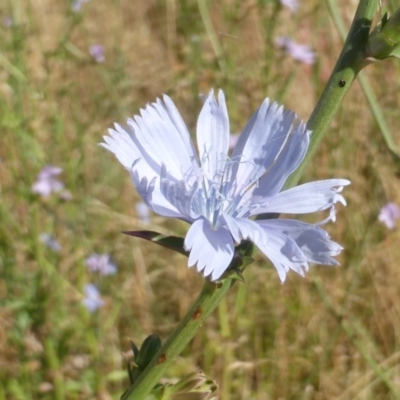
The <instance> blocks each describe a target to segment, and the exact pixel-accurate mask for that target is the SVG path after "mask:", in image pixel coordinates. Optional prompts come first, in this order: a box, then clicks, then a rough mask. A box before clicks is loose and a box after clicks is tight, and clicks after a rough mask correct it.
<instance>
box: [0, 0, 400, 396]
mask: <svg viewBox="0 0 400 400" xmlns="http://www.w3.org/2000/svg"><path fill="white" fill-rule="evenodd" d="M201 2H202V0H198V1H195V0H185V1H181V2H179V1H176V0H159V1H156V0H150V1H146V2H145V1H143V2H142V1H136V2H129V1H122V0H119V1H111V0H96V1H91V2H88V3H85V4H84V6H83V8H82V11H81V12H79V13H73V12H71V11H70V4H68V2H67V1H66V2H54V1H50V0H38V1H36V0H35V1H29V0H26V1H22V0H6V1H5V2H3V3H2V4H1V5H0V16H1V17H7V16H11V17H12V21H13V25H12V26H11V27H9V28H7V27H4V26H3V27H1V28H0V35H1V38H2V39H1V40H0V63H1V64H0V132H1V136H0V157H1V163H0V184H1V187H0V190H1V198H0V217H1V219H0V221H1V223H0V272H1V280H0V299H1V300H0V301H1V306H2V307H1V308H0V320H1V321H2V323H1V324H0V371H1V372H0V400H2V399H16V400H19V399H57V400H60V399H93V398H97V399H117V398H119V396H120V394H121V393H122V391H123V390H124V388H125V387H126V385H127V380H126V375H125V374H124V373H123V371H122V370H123V369H124V368H125V366H124V358H123V356H122V352H126V351H128V349H129V340H130V339H131V340H133V341H135V342H136V343H137V344H140V343H141V342H142V341H143V339H144V338H145V337H146V335H148V334H150V333H153V332H156V333H158V334H160V336H161V337H162V338H163V339H165V338H166V337H167V336H168V334H169V333H170V332H171V330H172V329H173V328H174V326H175V325H176V323H177V321H178V320H179V319H180V318H181V317H182V315H183V314H184V313H185V311H186V310H187V308H188V306H189V304H190V303H191V302H192V301H193V299H194V298H195V296H196V295H197V293H198V291H199V290H200V288H201V285H202V279H203V278H202V277H201V276H198V275H197V274H196V272H195V271H193V270H189V269H187V268H186V260H185V259H184V258H183V257H182V256H180V255H176V254H172V253H171V252H168V251H166V250H162V249H161V248H157V246H155V245H152V244H149V243H144V242H142V241H139V240H135V239H132V238H128V237H125V236H123V235H121V234H120V231H122V230H133V229H141V228H150V229H153V230H159V231H161V232H164V233H168V232H172V233H174V234H181V235H183V234H184V232H185V229H186V227H185V226H184V225H183V224H181V223H178V222H174V221H166V220H164V219H162V218H160V217H158V216H152V220H151V225H150V226H147V227H145V226H144V225H143V224H142V222H141V221H140V219H139V218H138V216H137V215H136V213H135V203H136V202H137V201H138V196H137V194H136V193H135V190H134V188H133V187H132V185H131V183H130V179H129V176H128V174H126V173H125V171H123V169H122V168H121V167H120V166H119V165H118V163H117V162H116V161H115V160H114V159H113V157H112V156H110V154H108V153H106V152H105V151H104V150H102V149H101V148H99V147H98V146H97V143H98V142H99V141H100V140H101V136H102V135H103V134H104V133H105V132H106V129H107V128H108V127H110V126H111V125H112V123H113V122H115V121H118V122H121V123H123V122H124V120H125V119H126V118H127V117H128V116H131V115H132V114H134V113H137V112H138V110H139V108H140V107H143V106H144V105H145V104H146V103H147V102H149V101H152V100H154V99H155V97H157V96H160V95H161V94H162V93H168V94H169V95H171V96H172V98H173V99H174V100H175V102H176V104H177V105H178V108H179V109H180V110H181V111H182V114H183V116H184V119H185V121H186V122H187V124H188V125H189V126H190V127H194V126H195V124H196V118H197V115H198V112H199V110H200V106H201V100H200V99H199V97H198V94H199V93H206V92H208V90H209V89H210V88H211V87H214V88H219V87H221V88H223V89H224V91H225V93H226V95H227V102H228V107H229V111H230V117H231V128H232V131H233V132H237V131H240V130H241V128H242V127H243V125H244V124H245V122H246V120H247V119H248V118H249V116H250V115H251V113H252V112H253V111H254V110H255V109H256V108H257V107H258V105H259V104H260V102H261V101H262V99H263V98H264V97H265V96H269V97H270V98H272V99H276V100H279V101H280V102H281V103H283V104H285V105H286V106H287V107H288V108H291V109H293V110H295V111H296V112H297V113H298V114H299V115H300V116H301V117H302V118H304V119H307V117H308V116H309V114H310V113H311V111H312V109H313V107H314V105H315V103H316V101H317V99H318V95H319V94H320V93H321V91H322V89H323V87H324V84H325V82H326V80H327V79H328V77H329V73H330V71H331V69H332V67H333V65H334V63H335V59H336V56H337V55H338V54H339V51H340V48H341V42H340V39H339V36H338V34H337V33H336V30H335V27H334V26H333V24H332V22H331V20H330V18H329V15H328V12H327V10H326V9H325V6H324V5H323V2H319V1H317V0H315V1H310V2H303V3H306V4H304V5H301V7H300V10H299V12H298V13H297V14H294V15H292V14H291V13H290V12H289V10H288V9H285V8H280V7H279V4H278V2H277V1H272V0H271V1H266V0H260V1H255V0H245V1H236V0H224V1H220V2H208V3H207V7H208V12H209V17H210V19H211V23H212V24H211V27H212V30H211V31H207V29H206V25H205V19H204V18H202V17H201V14H200V11H199V4H200V3H201ZM341 3H343V4H342V8H341V12H342V15H343V17H344V18H345V20H346V21H347V22H349V21H351V17H352V13H353V12H354V10H355V6H356V3H357V2H355V1H353V2H349V1H341ZM281 34H285V35H290V36H293V37H294V38H295V39H296V40H297V41H299V42H302V43H310V44H312V46H313V48H314V49H315V51H316V53H317V55H318V61H317V63H316V64H315V65H313V66H306V65H302V64H298V63H296V62H294V61H293V60H291V59H290V58H289V57H288V56H286V55H283V54H282V53H281V52H280V51H279V50H277V48H276V47H275V46H274V44H273V40H274V38H275V37H276V36H278V35H281ZM95 43H101V44H102V45H103V46H104V47H105V54H106V61H105V62H104V63H102V64H97V63H96V62H94V61H93V60H92V59H91V57H90V56H89V53H88V49H89V47H90V46H91V45H92V44H95ZM366 72H367V75H368V76H369V78H370V81H371V82H372V83H373V86H374V90H375V92H376V94H377V97H378V99H379V103H380V105H381V106H382V108H383V110H384V112H385V115H386V117H387V121H388V124H389V126H390V128H391V129H392V131H393V132H394V133H395V141H396V143H397V145H398V147H400V139H399V136H398V135H397V125H398V123H399V114H398V104H399V103H400V101H399V100H400V99H399V96H400V91H399V90H398V88H399V81H400V73H399V67H398V64H397V63H396V62H395V61H386V62H384V63H379V64H377V65H373V66H371V67H369V68H368V70H367V71H366ZM46 164H52V165H58V166H60V167H62V168H63V169H64V173H63V175H62V179H63V181H64V182H65V185H66V188H67V189H68V190H70V191H71V193H72V194H73V199H72V200H70V201H61V200H59V199H58V198H57V196H56V197H53V198H50V199H49V200H42V199H40V198H39V197H37V196H35V195H33V194H32V192H31V185H32V184H33V183H34V181H35V179H36V175H37V173H38V171H39V170H40V169H41V168H42V167H43V166H44V165H46ZM398 174H399V165H398V164H396V162H395V161H394V160H393V159H392V158H391V156H390V153H389V152H388V150H387V148H386V147H385V145H384V142H383V139H382V137H381V134H380V132H379V130H378V129H377V127H376V124H375V122H374V120H373V118H372V116H371V112H370V110H369V108H368V105H367V103H366V101H365V98H364V95H363V93H362V91H361V89H360V88H359V85H358V84H357V83H356V84H355V85H354V87H353V88H352V90H351V92H350V94H349V95H348V97H347V98H346V99H345V102H344V104H343V106H342V109H341V111H340V113H339V114H338V115H337V117H336V119H335V121H334V123H333V124H332V126H331V128H330V131H329V133H328V135H327V137H326V139H325V141H324V142H323V144H322V146H321V148H320V150H319V152H318V154H317V156H316V157H315V159H314V160H313V162H312V164H311V165H310V166H309V167H308V169H307V171H306V175H305V176H304V177H303V180H304V181H309V180H312V179H315V178H318V179H324V178H329V177H343V178H348V179H350V180H351V181H352V186H350V187H349V188H348V189H346V192H345V195H346V198H347V200H348V206H347V208H340V210H339V213H338V221H337V223H336V224H334V225H333V224H332V225H330V226H329V227H328V229H329V231H330V233H331V235H332V237H333V238H335V240H337V241H339V242H340V243H342V244H343V245H344V246H345V247H346V250H345V251H344V253H343V254H342V255H341V257H340V261H341V264H342V266H341V267H339V268H334V269H331V268H325V267H313V268H312V270H311V272H310V273H309V274H308V275H307V277H306V278H305V279H303V278H301V277H299V276H297V275H295V274H291V275H290V276H289V279H288V281H287V283H285V284H284V285H280V283H279V279H278V277H277V274H276V272H275V271H274V270H273V268H271V266H270V265H269V264H268V263H267V262H266V260H265V259H262V258H261V257H260V256H259V255H258V254H257V255H256V260H257V261H256V263H254V264H252V265H251V266H250V267H249V268H248V269H247V271H246V272H245V279H246V283H245V284H238V285H236V286H235V287H234V289H233V290H232V292H231V293H229V295H228V296H227V298H226V300H225V301H224V302H223V303H222V304H221V306H220V308H219V311H218V312H216V313H215V314H214V315H213V316H212V317H211V318H210V319H209V320H208V322H207V323H206V324H205V325H204V327H203V329H202V331H201V332H200V333H199V334H198V335H197V337H196V338H195V339H194V340H193V342H192V343H191V345H190V347H189V348H188V349H187V351H186V352H185V354H183V356H182V357H181V359H179V360H177V362H176V365H175V366H174V367H173V368H171V370H170V371H169V377H171V378H172V377H180V376H182V375H184V374H186V373H187V371H188V370H195V369H196V368H201V369H203V370H204V371H205V372H206V374H207V375H208V376H209V377H212V378H213V379H215V380H216V381H217V382H218V384H219V387H220V392H219V395H220V398H221V399H222V400H229V399H232V400H238V399H255V400H269V399H313V400H323V399H324V400H325V399H341V400H346V399H357V400H362V399H365V400H367V399H398V398H400V369H399V363H400V347H399V345H398V341H397V338H398V337H399V335H400V306H399V304H400V301H399V300H400V274H399V271H398V260H399V259H400V246H399V245H398V243H399V239H400V231H399V230H398V229H396V230H394V231H388V230H387V229H386V228H385V227H383V226H382V225H381V224H380V223H379V222H378V221H377V215H378V213H379V209H380V207H382V206H383V205H384V204H385V203H386V202H388V201H394V202H397V204H400V189H399V188H400V186H399V182H398V180H399V178H398ZM42 232H50V233H52V234H53V235H54V236H55V237H56V238H57V240H58V241H59V242H60V244H61V245H62V250H61V251H60V252H59V253H55V252H52V251H51V250H49V249H46V248H45V247H44V246H43V244H42V243H40V241H39V239H38V237H39V235H40V233H42ZM93 251H97V252H99V253H108V252H109V253H111V254H112V255H113V257H114V259H115V260H116V263H117V264H118V267H119V272H118V274H117V275H114V276H110V277H104V278H101V279H100V278H98V277H94V276H93V275H91V274H90V273H89V272H88V271H87V269H86V267H85V265H84V260H85V258H86V257H87V256H88V255H89V254H90V253H92V252H93ZM92 281H95V282H96V283H97V284H98V286H99V288H100V290H101V293H102V296H103V299H104V300H105V305H104V306H103V307H102V308H101V309H100V310H99V311H98V312H96V313H94V314H89V313H88V312H87V311H86V310H85V309H84V308H83V307H82V305H81V300H82V298H83V294H82V293H83V286H84V285H85V284H86V283H88V282H92Z"/></svg>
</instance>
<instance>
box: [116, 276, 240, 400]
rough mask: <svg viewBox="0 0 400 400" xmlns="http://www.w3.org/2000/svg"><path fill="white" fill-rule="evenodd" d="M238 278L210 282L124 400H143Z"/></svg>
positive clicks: (123, 397)
mask: <svg viewBox="0 0 400 400" xmlns="http://www.w3.org/2000/svg"><path fill="white" fill-rule="evenodd" d="M235 281H236V279H234V278H226V279H224V280H223V281H222V283H219V284H215V283H212V282H210V281H208V280H206V281H205V282H204V286H203V289H202V291H201V293H200V295H199V297H198V298H197V299H196V301H195V302H194V303H193V305H192V306H191V308H190V309H189V311H188V312H187V313H186V315H185V317H184V318H183V320H182V321H181V322H180V323H179V325H178V326H177V327H176V328H175V330H174V332H173V333H172V335H171V336H170V337H169V338H168V340H167V341H166V342H165V343H164V344H163V346H162V347H161V349H160V350H159V352H158V353H157V354H156V356H155V357H154V358H153V360H152V361H151V362H150V364H149V365H148V366H147V368H146V369H145V370H144V371H143V373H142V374H141V375H140V376H139V378H138V379H137V380H136V382H135V383H134V384H133V385H132V386H131V387H130V388H129V389H128V390H127V391H126V392H125V393H124V395H123V396H122V397H121V400H127V399H129V398H132V399H137V400H143V399H144V398H145V397H146V395H147V394H148V393H150V391H151V390H152V389H153V387H154V386H155V385H156V383H157V382H158V381H159V380H160V378H161V377H162V376H163V375H164V372H165V371H166V370H167V368H168V367H169V366H170V364H171V363H172V362H174V361H175V360H176V358H177V357H178V356H179V354H180V353H181V352H182V351H183V350H184V349H185V347H186V346H187V345H188V344H189V342H190V341H191V340H192V339H193V337H194V335H195V334H196V333H197V331H198V330H199V328H200V327H201V326H202V325H203V323H204V321H205V320H206V318H207V317H208V316H209V315H210V314H211V313H212V312H213V311H214V310H215V308H216V307H217V306H218V304H219V302H220V301H221V300H222V299H223V297H224V296H225V294H226V293H227V292H228V290H229V289H230V288H231V287H232V285H233V284H234V283H235Z"/></svg>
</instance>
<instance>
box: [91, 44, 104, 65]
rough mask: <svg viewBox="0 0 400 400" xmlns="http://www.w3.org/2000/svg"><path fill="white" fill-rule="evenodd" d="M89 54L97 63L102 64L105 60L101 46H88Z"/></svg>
mask: <svg viewBox="0 0 400 400" xmlns="http://www.w3.org/2000/svg"><path fill="white" fill-rule="evenodd" d="M89 53H90V55H91V56H92V57H93V59H94V60H95V61H96V62H98V63H102V62H104V61H105V59H106V57H105V55H104V47H103V46H102V45H101V44H94V45H93V46H90V49H89Z"/></svg>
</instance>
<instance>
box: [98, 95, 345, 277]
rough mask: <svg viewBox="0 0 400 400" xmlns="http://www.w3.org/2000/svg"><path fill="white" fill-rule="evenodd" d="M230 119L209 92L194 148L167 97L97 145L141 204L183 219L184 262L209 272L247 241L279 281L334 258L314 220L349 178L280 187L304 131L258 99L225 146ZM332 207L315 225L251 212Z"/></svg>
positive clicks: (302, 146) (222, 266)
mask: <svg viewBox="0 0 400 400" xmlns="http://www.w3.org/2000/svg"><path fill="white" fill-rule="evenodd" d="M229 132H230V129H229V119H228V112H227V108H226V104H225V97H224V94H223V92H222V91H219V93H218V100H217V99H216V98H215V97H214V92H213V91H211V92H210V94H209V95H208V97H207V98H206V99H205V102H204V105H203V108H202V110H201V113H200V116H199V119H198V122H197V148H198V153H199V155H198V154H197V153H196V151H195V147H194V144H193V143H192V140H191V138H190V135H189V132H188V130H187V128H186V126H185V124H184V122H183V120H182V118H181V116H180V114H179V112H178V110H177V108H176V107H175V105H174V103H173V102H172V100H171V99H170V98H169V97H168V96H164V97H163V99H162V100H160V99H158V100H157V101H156V102H155V103H152V104H150V105H148V106H147V107H146V108H145V109H143V110H141V112H140V116H136V117H134V119H128V126H127V127H126V128H124V127H122V126H120V125H118V124H116V125H115V130H114V129H110V130H109V133H110V136H105V137H104V141H105V143H102V144H101V145H102V146H104V147H105V148H106V149H108V150H110V151H111V152H113V153H114V154H115V155H116V157H117V158H118V160H119V161H120V162H121V164H122V165H124V167H125V168H127V169H128V171H129V172H130V173H131V177H132V180H133V182H134V184H135V186H136V188H137V190H138V192H139V194H140V195H141V197H142V198H143V200H144V201H145V202H146V203H147V204H148V206H149V207H150V208H151V209H152V210H153V211H154V212H156V213H158V214H161V215H163V216H166V217H174V218H179V219H182V220H185V221H187V222H189V223H190V224H191V226H190V228H189V231H188V233H187V235H186V238H185V242H184V245H185V249H186V250H187V251H188V252H190V254H189V266H193V265H197V270H198V271H202V273H203V274H204V275H205V276H211V279H212V280H216V279H219V278H220V277H221V276H222V274H223V273H224V272H225V271H226V269H227V268H228V266H229V264H230V262H231V261H232V258H233V255H234V251H235V244H237V243H240V242H241V241H242V240H245V239H249V240H251V241H252V242H253V243H254V244H255V245H256V246H257V247H258V248H259V249H260V250H261V252H262V253H264V254H265V255H266V256H267V257H268V258H269V259H270V260H271V261H272V263H273V264H274V266H275V268H276V269H277V271H278V274H279V277H280V279H281V280H282V281H284V280H285V277H286V273H287V272H288V271H289V270H290V269H292V270H294V271H296V272H297V273H299V274H300V275H304V271H305V270H307V269H308V263H309V262H313V263H317V264H329V265H335V264H337V261H336V260H335V259H334V258H333V257H334V256H336V255H338V254H339V253H340V251H341V250H342V247H341V246H339V245H338V244H337V243H335V242H333V241H331V240H330V238H329V235H328V234H327V232H325V231H324V230H323V229H322V228H321V227H320V225H321V224H323V223H325V222H327V221H329V220H334V219H335V211H334V204H335V203H336V202H341V203H343V204H345V200H344V198H343V197H342V196H341V195H340V194H339V193H340V191H341V190H342V189H343V186H345V185H348V184H349V183H350V182H349V181H348V180H345V179H330V180H324V181H317V182H312V183H306V184H303V185H300V186H297V187H295V188H293V189H288V190H285V191H283V192H280V191H281V189H282V187H283V185H284V183H285V181H286V179H287V178H288V176H289V175H290V174H291V173H292V172H293V171H294V170H295V169H296V168H297V167H298V166H299V164H300V163H301V161H302V160H303V158H304V155H305V154H306V151H307V149H308V144H309V136H310V131H308V130H307V129H306V126H305V124H304V123H303V122H301V121H298V119H297V117H296V115H295V114H294V113H293V112H291V111H284V109H283V107H280V106H279V105H278V104H277V103H273V104H271V103H270V101H269V100H268V99H266V100H264V102H263V103H262V105H261V107H260V108H259V110H258V111H256V113H255V114H254V115H253V116H252V118H251V119H250V121H249V122H248V124H247V125H246V126H245V128H244V130H243V132H242V134H241V135H240V137H239V140H238V142H237V144H236V146H235V148H234V150H233V152H232V154H231V156H228V148H229ZM326 209H330V210H331V213H330V217H328V218H327V219H325V220H324V221H322V222H320V223H318V224H308V223H305V222H300V221H295V220H290V219H279V220H278V219H264V220H263V219H260V220H253V219H251V217H255V216H257V215H259V214H265V213H269V214H273V213H287V214H304V213H312V212H316V211H322V210H326Z"/></svg>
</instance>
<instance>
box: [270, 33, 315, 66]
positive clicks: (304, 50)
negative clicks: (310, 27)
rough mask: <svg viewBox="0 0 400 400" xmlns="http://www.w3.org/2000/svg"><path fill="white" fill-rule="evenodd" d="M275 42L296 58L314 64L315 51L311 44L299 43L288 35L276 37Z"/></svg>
mask: <svg viewBox="0 0 400 400" xmlns="http://www.w3.org/2000/svg"><path fill="white" fill-rule="evenodd" d="M275 43H276V44H277V45H278V46H279V47H280V48H281V49H283V50H285V52H286V53H287V54H290V55H291V56H292V57H293V58H294V59H295V60H297V61H300V62H303V63H305V64H314V62H315V53H314V52H313V51H312V50H311V48H310V46H307V45H305V44H297V43H296V42H294V41H293V40H292V39H290V38H288V37H279V38H277V39H275Z"/></svg>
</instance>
